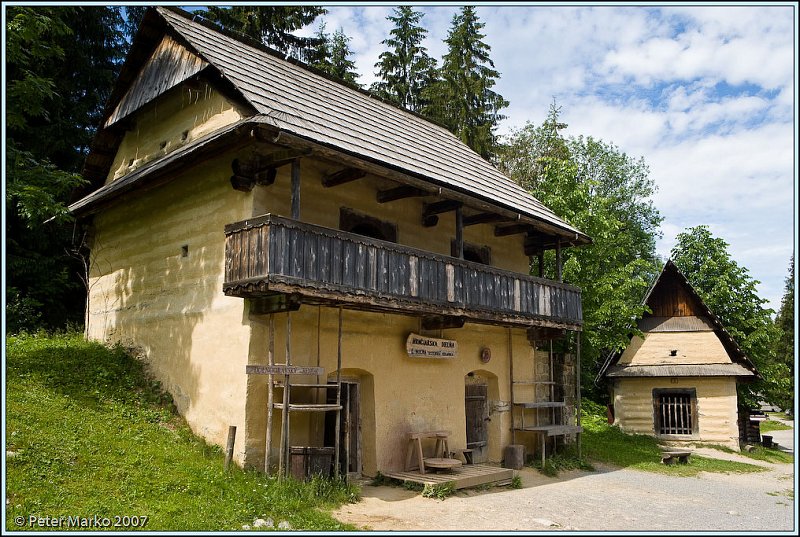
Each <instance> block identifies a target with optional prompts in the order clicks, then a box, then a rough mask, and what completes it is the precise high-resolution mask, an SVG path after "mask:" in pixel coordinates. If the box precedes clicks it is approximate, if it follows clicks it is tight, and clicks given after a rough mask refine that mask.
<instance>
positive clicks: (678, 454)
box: [661, 450, 692, 464]
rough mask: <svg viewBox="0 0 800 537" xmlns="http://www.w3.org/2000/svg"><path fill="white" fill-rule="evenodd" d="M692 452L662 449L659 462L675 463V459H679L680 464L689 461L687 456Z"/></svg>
mask: <svg viewBox="0 0 800 537" xmlns="http://www.w3.org/2000/svg"><path fill="white" fill-rule="evenodd" d="M691 454H692V452H691V451H688V450H687V451H662V452H661V462H663V463H664V464H675V461H676V460H677V461H679V462H680V463H681V464H688V463H689V456H690V455H691Z"/></svg>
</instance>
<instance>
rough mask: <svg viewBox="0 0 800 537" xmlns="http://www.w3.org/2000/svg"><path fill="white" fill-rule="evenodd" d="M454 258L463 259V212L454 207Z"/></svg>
mask: <svg viewBox="0 0 800 537" xmlns="http://www.w3.org/2000/svg"><path fill="white" fill-rule="evenodd" d="M456 257H458V258H459V259H464V211H463V210H462V208H461V205H459V206H458V207H456Z"/></svg>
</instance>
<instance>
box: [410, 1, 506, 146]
mask: <svg viewBox="0 0 800 537" xmlns="http://www.w3.org/2000/svg"><path fill="white" fill-rule="evenodd" d="M484 26H485V24H484V23H481V22H479V21H478V16H477V14H476V13H475V8H474V7H471V6H464V7H462V8H461V12H460V13H457V14H456V15H454V16H453V20H452V23H451V27H450V30H449V31H448V34H447V39H445V43H447V53H446V54H445V56H444V58H443V59H442V68H441V70H440V72H439V77H438V78H439V80H437V81H436V82H434V83H433V84H431V85H430V86H429V87H427V88H426V90H425V91H424V92H423V96H424V98H425V99H426V100H428V101H429V104H428V105H426V106H425V107H424V108H423V110H422V112H423V114H425V115H426V116H428V117H430V118H432V119H434V120H436V121H438V122H440V123H441V124H443V125H445V126H446V127H447V128H448V129H449V130H450V131H451V132H452V133H453V134H455V135H456V136H457V137H458V138H460V139H461V141H462V142H464V143H465V144H467V145H468V146H469V147H471V148H472V149H473V150H474V151H475V152H477V153H478V154H479V155H481V156H482V157H483V158H485V159H489V158H491V157H493V156H494V154H495V151H496V149H497V147H496V146H497V140H496V137H495V134H494V130H495V128H496V127H497V124H498V123H499V122H500V121H501V120H502V119H504V118H505V116H503V115H501V114H500V109H502V108H505V107H507V106H508V104H509V103H508V101H506V100H505V99H503V97H502V96H501V95H500V94H498V93H496V92H494V91H493V90H492V89H491V88H492V87H493V86H494V85H495V83H496V80H497V78H499V76H500V73H499V72H498V71H496V70H495V69H494V63H493V62H492V60H491V58H490V57H489V52H490V50H491V48H490V47H489V45H487V44H486V43H485V42H483V41H482V40H483V38H484V37H485V35H484V34H482V33H481V29H482V28H483V27H484Z"/></svg>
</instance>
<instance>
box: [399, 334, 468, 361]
mask: <svg viewBox="0 0 800 537" xmlns="http://www.w3.org/2000/svg"><path fill="white" fill-rule="evenodd" d="M406 352H408V355H409V356H412V357H417V358H455V357H456V356H457V355H458V342H456V341H455V340H452V339H438V338H434V337H427V336H421V335H419V334H414V333H411V334H409V335H408V339H407V340H406Z"/></svg>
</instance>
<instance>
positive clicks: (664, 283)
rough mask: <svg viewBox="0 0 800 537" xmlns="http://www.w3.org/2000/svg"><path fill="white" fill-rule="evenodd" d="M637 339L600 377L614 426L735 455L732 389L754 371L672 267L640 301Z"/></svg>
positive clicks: (735, 403) (736, 423) (736, 419)
mask: <svg viewBox="0 0 800 537" xmlns="http://www.w3.org/2000/svg"><path fill="white" fill-rule="evenodd" d="M644 304H646V305H647V306H648V308H649V310H650V312H651V313H646V314H645V315H644V316H643V317H642V319H641V320H640V321H639V323H638V328H639V330H640V331H641V332H642V336H641V337H640V336H633V337H632V338H631V342H630V344H629V345H628V346H627V347H626V348H625V349H624V350H623V351H622V352H619V353H616V354H615V355H612V356H611V357H610V359H609V360H608V361H607V362H606V363H605V364H604V366H603V367H602V368H601V369H600V371H599V373H598V379H605V380H607V381H608V385H609V389H610V392H611V404H612V405H613V411H612V414H613V420H614V423H615V424H616V425H618V426H619V427H620V428H621V429H622V430H624V431H627V432H632V433H638V434H648V435H653V436H655V437H656V438H658V439H659V440H660V441H662V443H663V444H665V445H667V446H670V445H672V446H681V445H683V446H685V445H688V444H702V443H711V444H720V445H724V446H727V447H730V448H731V449H734V450H736V451H738V450H739V439H740V433H739V430H740V428H739V417H738V397H737V391H736V386H737V383H738V382H744V381H748V380H753V379H755V378H757V377H758V375H759V374H758V371H757V370H756V367H755V366H754V365H753V363H752V362H751V361H750V359H749V358H748V357H747V356H746V355H745V354H744V353H743V352H742V350H741V348H740V347H739V345H738V344H737V343H736V342H735V341H734V340H733V338H732V337H731V336H730V334H729V333H728V332H727V330H725V328H724V326H723V325H722V323H721V322H720V320H719V319H718V318H717V316H716V315H714V314H713V313H712V312H711V311H710V310H709V309H708V307H707V306H706V305H705V303H704V302H703V300H702V299H701V298H700V296H699V295H698V294H697V292H696V291H695V290H694V288H693V287H692V286H691V284H690V283H689V282H688V280H687V279H686V277H685V276H684V275H683V274H682V273H681V272H680V271H679V270H678V268H677V267H676V266H675V264H674V263H673V262H672V261H671V260H667V262H666V263H665V264H664V268H663V269H662V271H661V273H660V274H659V276H658V278H657V279H656V281H655V283H654V284H653V285H652V286H651V288H650V289H649V291H648V292H647V294H646V295H645V298H644Z"/></svg>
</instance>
